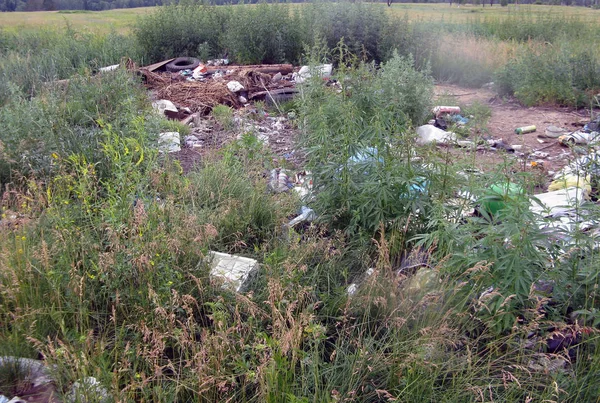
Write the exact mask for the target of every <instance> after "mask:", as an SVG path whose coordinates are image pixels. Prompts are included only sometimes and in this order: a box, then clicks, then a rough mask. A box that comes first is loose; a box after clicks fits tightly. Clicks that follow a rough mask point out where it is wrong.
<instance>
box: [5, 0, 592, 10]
mask: <svg viewBox="0 0 600 403" xmlns="http://www.w3.org/2000/svg"><path fill="white" fill-rule="evenodd" d="M171 1H172V0H0V11H55V10H90V11H102V10H110V9H113V8H134V7H152V6H160V5H163V4H166V3H168V2H171ZM258 1H259V0H249V1H248V0H246V1H244V2H245V3H257V2H258ZM303 1H304V0H293V2H295V3H296V2H303ZM379 1H381V2H387V3H388V5H390V4H392V3H445V2H449V3H450V4H452V3H457V4H464V3H469V4H482V5H484V4H494V3H496V4H501V5H508V4H512V3H515V2H516V3H519V4H550V5H575V6H584V7H591V6H598V4H599V1H600V0H443V1H441V0H379ZM210 3H212V4H217V5H221V4H232V3H238V1H235V0H212V1H210Z"/></svg>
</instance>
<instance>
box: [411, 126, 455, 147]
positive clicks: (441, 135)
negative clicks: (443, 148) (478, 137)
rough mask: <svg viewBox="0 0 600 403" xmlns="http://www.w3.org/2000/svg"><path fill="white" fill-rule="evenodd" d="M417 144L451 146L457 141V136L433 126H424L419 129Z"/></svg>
mask: <svg viewBox="0 0 600 403" xmlns="http://www.w3.org/2000/svg"><path fill="white" fill-rule="evenodd" d="M417 136H418V137H417V144H420V145H425V144H431V143H433V144H450V143H453V142H455V141H456V135H455V134H454V133H452V132H447V131H445V130H442V129H438V128H437V127H435V126H433V125H423V126H420V127H419V128H417Z"/></svg>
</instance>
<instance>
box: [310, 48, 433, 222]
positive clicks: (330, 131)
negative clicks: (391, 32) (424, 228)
mask: <svg viewBox="0 0 600 403" xmlns="http://www.w3.org/2000/svg"><path fill="white" fill-rule="evenodd" d="M339 77H340V79H341V80H342V81H341V82H342V87H341V93H338V92H336V91H333V90H332V89H330V88H328V87H323V86H322V85H321V84H320V83H319V82H318V81H313V82H312V83H311V84H310V85H309V86H308V88H307V89H306V90H305V93H304V96H303V99H302V105H301V107H300V111H301V116H302V117H303V119H304V121H305V122H306V126H305V127H304V128H303V130H304V135H303V136H304V138H303V142H304V144H305V146H306V147H307V156H308V160H307V168H308V169H310V171H311V172H312V173H313V176H314V184H315V187H316V189H318V194H317V200H316V203H315V205H316V210H317V211H319V212H320V213H321V214H322V215H323V217H324V218H325V219H326V220H327V221H329V222H330V223H332V224H334V225H335V226H340V227H342V228H345V229H346V230H348V231H350V232H355V231H359V230H365V231H366V232H367V233H373V232H374V231H376V230H377V228H379V226H380V224H381V223H388V222H389V221H396V222H397V221H401V220H402V219H404V218H406V217H407V216H408V215H409V214H411V212H414V211H416V210H418V209H421V211H423V209H424V208H425V206H424V205H423V203H424V202H425V198H424V197H423V196H424V195H423V194H422V193H421V192H420V191H418V190H417V191H413V190H412V189H415V187H416V188H417V189H418V188H420V187H424V186H425V185H424V182H426V179H425V178H426V176H427V174H426V172H425V170H424V169H423V168H422V167H419V165H417V164H411V163H410V159H411V153H412V150H413V145H412V143H413V136H412V135H411V134H410V129H411V127H412V125H413V124H420V123H421V122H422V121H423V119H424V117H425V115H426V111H427V109H428V106H429V103H430V97H431V81H430V79H429V78H427V76H426V75H424V74H423V73H419V72H417V71H415V70H414V67H413V61H412V59H410V58H401V57H400V56H398V55H396V56H394V57H393V58H392V59H391V60H390V61H389V62H387V63H385V64H383V65H382V67H381V70H379V71H375V70H373V69H372V68H370V67H368V66H366V65H362V66H361V67H360V68H358V69H356V70H352V69H351V70H342V71H340V72H339ZM423 193H425V192H423Z"/></svg>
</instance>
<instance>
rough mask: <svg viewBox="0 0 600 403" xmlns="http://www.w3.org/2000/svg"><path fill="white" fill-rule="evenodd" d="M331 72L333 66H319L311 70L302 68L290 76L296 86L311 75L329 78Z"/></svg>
mask: <svg viewBox="0 0 600 403" xmlns="http://www.w3.org/2000/svg"><path fill="white" fill-rule="evenodd" d="M332 72H333V64H321V65H319V66H315V67H312V68H311V67H309V66H302V67H300V70H299V71H298V72H297V73H294V74H292V80H293V81H294V82H295V83H297V84H301V83H303V82H304V81H306V80H308V79H309V78H311V77H312V75H313V74H317V75H318V76H319V77H322V78H329V77H331V73H332Z"/></svg>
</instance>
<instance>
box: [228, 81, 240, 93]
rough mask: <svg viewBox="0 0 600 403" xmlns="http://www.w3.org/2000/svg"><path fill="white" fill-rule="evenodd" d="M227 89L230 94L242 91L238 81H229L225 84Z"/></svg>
mask: <svg viewBox="0 0 600 403" xmlns="http://www.w3.org/2000/svg"><path fill="white" fill-rule="evenodd" d="M227 88H228V89H229V91H231V92H240V91H242V90H243V89H244V86H243V85H242V84H240V82H239V81H230V82H228V83H227Z"/></svg>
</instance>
